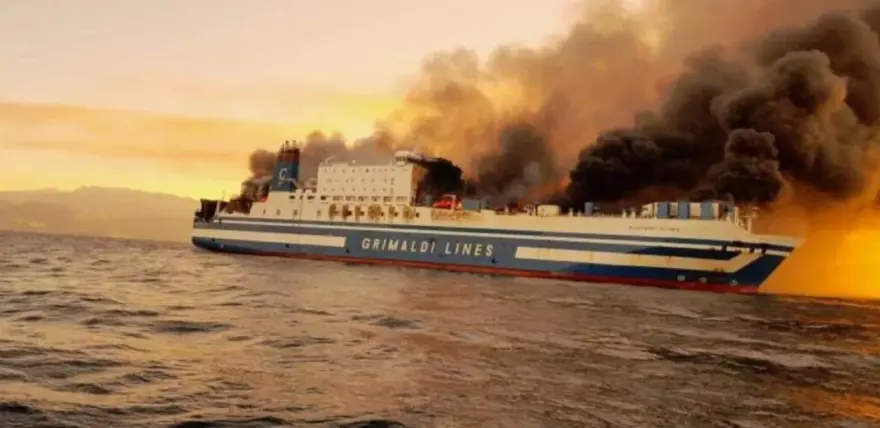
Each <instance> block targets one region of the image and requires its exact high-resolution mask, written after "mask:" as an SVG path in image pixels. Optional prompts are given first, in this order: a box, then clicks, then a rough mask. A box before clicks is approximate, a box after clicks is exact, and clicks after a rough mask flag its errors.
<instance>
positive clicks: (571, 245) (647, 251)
mask: <svg viewBox="0 0 880 428" xmlns="http://www.w3.org/2000/svg"><path fill="white" fill-rule="evenodd" d="M202 229H218V230H241V231H249V232H276V233H298V234H308V235H321V236H325V235H328V234H332V235H338V236H347V235H352V234H357V235H358V236H362V237H369V238H380V239H387V238H396V239H405V240H423V239H425V237H426V236H430V235H425V234H417V233H410V232H405V231H399V230H389V231H388V232H361V231H353V230H350V229H307V228H291V227H284V226H283V225H278V226H263V225H250V224H217V225H212V226H211V227H203V228H202ZM581 238H582V239H603V238H584V237H581ZM459 239H466V240H468V241H474V242H481V243H484V244H486V243H490V242H491V243H495V244H498V243H499V242H507V243H515V244H517V245H530V246H535V245H540V246H541V247H544V248H562V249H571V250H575V249H576V250H587V251H602V252H609V253H629V254H644V255H654V256H666V257H673V256H674V257H687V258H694V259H708V260H730V259H732V258H733V257H736V256H737V255H738V254H739V253H738V252H735V251H721V250H703V249H695V248H678V247H661V246H652V245H638V244H610V243H592V242H566V241H549V240H533V241H531V242H529V241H524V240H522V239H517V238H515V237H511V238H495V237H493V238H490V239H486V238H482V239H481V238H479V236H478V235H477V236H474V235H462V236H460V237H459ZM629 240H638V241H642V240H643V239H642V238H641V237H629Z"/></svg>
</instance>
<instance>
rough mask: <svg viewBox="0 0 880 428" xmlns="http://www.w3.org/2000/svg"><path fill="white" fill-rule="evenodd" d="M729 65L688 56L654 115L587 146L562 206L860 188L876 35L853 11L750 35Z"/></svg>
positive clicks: (874, 108)
mask: <svg viewBox="0 0 880 428" xmlns="http://www.w3.org/2000/svg"><path fill="white" fill-rule="evenodd" d="M875 8H876V6H875ZM876 10H877V9H869V11H868V12H865V13H863V14H862V15H861V16H875V14H876V12H875V11H876ZM732 58H734V57H733V55H725V54H724V53H723V52H721V51H719V50H711V51H706V52H703V53H701V54H699V55H698V56H695V57H693V59H692V60H691V61H690V62H689V63H688V64H686V68H685V72H684V73H682V74H681V75H679V77H678V78H677V79H676V80H675V82H674V83H673V84H672V86H671V90H670V92H669V95H668V96H667V98H666V101H665V103H664V104H663V105H662V106H661V107H660V108H659V109H658V110H657V111H656V112H652V113H646V114H643V115H642V116H640V117H639V118H638V120H637V121H636V125H635V126H634V127H632V128H629V129H623V130H616V131H612V132H609V133H608V134H606V135H604V136H602V137H600V138H599V139H598V140H597V141H596V143H595V144H592V145H590V146H588V147H587V148H585V149H584V150H583V151H582V153H581V155H580V157H579V161H578V164H577V165H576V167H575V168H574V170H573V171H572V173H571V183H570V185H569V187H568V193H569V195H570V197H571V200H572V202H573V203H574V204H575V205H576V206H577V205H578V204H583V203H584V202H586V201H590V200H596V201H611V200H619V199H624V198H628V197H630V196H631V195H633V194H635V193H636V192H637V191H638V190H641V189H643V188H646V187H650V186H673V187H675V188H677V189H680V190H681V192H682V194H687V193H691V192H694V193H692V195H693V196H697V197H703V198H705V197H714V198H725V199H733V200H734V201H736V202H742V203H754V204H767V203H769V202H772V201H773V200H775V199H776V198H777V196H778V195H779V193H780V191H781V190H782V187H783V185H784V182H785V179H786V178H787V179H788V180H790V181H791V182H792V183H794V184H796V185H805V186H808V187H810V188H813V189H816V190H818V191H821V192H823V193H825V194H827V195H829V196H832V197H835V198H840V199H843V198H849V197H852V196H855V195H858V194H859V193H860V192H863V191H864V190H865V188H866V185H867V183H868V182H869V175H870V174H871V173H872V170H871V169H870V163H869V161H870V160H871V156H870V155H871V154H872V150H874V149H876V147H877V144H878V142H880V140H878V138H877V131H878V128H877V122H878V118H880V42H878V34H877V32H876V31H875V30H872V28H871V27H870V26H869V25H868V24H867V23H866V22H865V21H864V20H863V19H862V18H861V17H860V15H858V14H855V13H851V12H832V13H827V14H825V15H822V16H821V17H819V18H818V19H817V20H815V21H813V22H811V23H809V24H808V25H806V26H803V27H799V28H792V29H784V30H779V31H777V32H773V33H771V34H769V35H768V36H766V37H764V38H762V39H760V40H759V41H758V42H757V47H756V48H755V49H754V50H753V51H751V60H748V61H744V60H741V59H740V60H737V61H734V60H733V59H732ZM783 177H785V178H783Z"/></svg>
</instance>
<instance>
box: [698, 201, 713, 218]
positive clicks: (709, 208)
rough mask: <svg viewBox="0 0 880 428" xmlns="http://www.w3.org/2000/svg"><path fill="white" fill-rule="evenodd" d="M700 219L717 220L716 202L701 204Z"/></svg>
mask: <svg viewBox="0 0 880 428" xmlns="http://www.w3.org/2000/svg"><path fill="white" fill-rule="evenodd" d="M700 218H701V219H703V220H712V219H714V218H715V203H714V202H702V203H700Z"/></svg>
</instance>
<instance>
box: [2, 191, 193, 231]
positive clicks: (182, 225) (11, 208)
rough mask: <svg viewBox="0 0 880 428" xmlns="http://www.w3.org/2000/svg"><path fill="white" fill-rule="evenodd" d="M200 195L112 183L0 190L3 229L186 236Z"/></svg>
mask: <svg viewBox="0 0 880 428" xmlns="http://www.w3.org/2000/svg"><path fill="white" fill-rule="evenodd" d="M198 206H199V202H198V201H197V200H195V199H191V198H184V197H180V196H174V195H168V194H162V193H150V192H143V191H140V190H132V189H124V188H112V187H80V188H78V189H76V190H72V191H61V190H57V189H41V190H21V191H6V192H0V230H9V231H19V232H39V233H54V234H65V235H89V236H104V237H112V238H133V239H150V240H160V241H177V242H181V241H187V240H188V239H189V236H190V230H191V229H190V228H191V227H192V216H193V212H194V211H195V210H197V209H198Z"/></svg>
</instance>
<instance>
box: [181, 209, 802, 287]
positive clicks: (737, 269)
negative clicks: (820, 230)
mask: <svg viewBox="0 0 880 428" xmlns="http://www.w3.org/2000/svg"><path fill="white" fill-rule="evenodd" d="M192 242H193V244H194V245H195V246H197V247H199V248H203V249H206V250H210V251H217V252H225V253H237V254H253V255H271V256H284V257H292V258H303V259H314V260H333V261H340V262H349V263H362V264H377V265H394V266H401V267H411V268H423V269H435V270H444V271H456V272H471V273H478V274H491V275H508V276H519V277H534V278H555V279H564V280H573V281H585V282H602V283H618V284H626V285H642V286H653V287H663V288H677V289H688V290H699V291H710V292H729V293H746V294H749V293H755V292H757V291H758V289H759V287H760V285H761V284H762V283H763V282H764V281H765V280H766V279H767V278H768V277H769V276H770V275H771V274H772V273H773V271H775V269H776V268H777V267H778V266H779V265H780V264H781V263H782V262H783V261H784V260H785V259H786V258H787V256H788V255H789V254H790V252H791V251H792V250H793V249H792V248H787V247H777V246H770V247H769V249H768V247H766V246H765V247H763V248H761V249H758V248H757V247H752V248H746V247H747V246H748V245H747V244H744V243H738V245H740V248H736V249H732V248H729V247H728V245H729V244H730V243H729V242H723V241H712V240H694V239H677V238H674V237H664V238H657V237H642V236H637V235H629V236H615V235H601V234H600V235H596V234H590V235H588V234H577V233H564V234H559V233H557V234H541V233H540V232H531V233H528V232H523V231H517V232H507V233H503V232H502V233H499V231H498V230H494V231H487V230H482V231H481V230H472V231H471V230H469V231H462V230H458V229H455V228H439V227H438V228H430V227H424V226H422V227H401V226H372V227H361V226H356V225H345V224H339V223H336V224H321V223H320V222H314V223H310V222H290V221H288V222H281V221H276V222H238V223H234V222H226V223H217V222H212V223H196V224H195V225H194V230H193V237H192Z"/></svg>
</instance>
